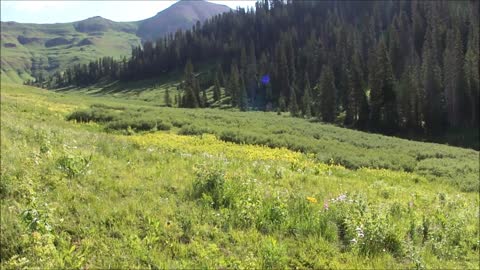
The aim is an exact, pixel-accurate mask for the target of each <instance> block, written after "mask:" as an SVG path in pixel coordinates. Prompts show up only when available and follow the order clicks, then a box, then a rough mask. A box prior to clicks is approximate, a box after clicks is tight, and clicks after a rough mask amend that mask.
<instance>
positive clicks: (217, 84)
mask: <svg viewBox="0 0 480 270" xmlns="http://www.w3.org/2000/svg"><path fill="white" fill-rule="evenodd" d="M220 97H221V92H220V82H219V80H218V72H217V73H215V78H214V85H213V101H215V102H217V101H219V100H220Z"/></svg>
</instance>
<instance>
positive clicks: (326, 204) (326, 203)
mask: <svg viewBox="0 0 480 270" xmlns="http://www.w3.org/2000/svg"><path fill="white" fill-rule="evenodd" d="M323 209H325V210H328V201H325V202H324V203H323Z"/></svg>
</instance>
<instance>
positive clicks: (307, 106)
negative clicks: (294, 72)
mask: <svg viewBox="0 0 480 270" xmlns="http://www.w3.org/2000/svg"><path fill="white" fill-rule="evenodd" d="M304 80H305V83H304V84H305V89H304V90H303V98H302V105H303V115H304V116H305V117H306V118H311V117H312V108H311V103H312V100H311V96H312V95H311V93H310V92H311V90H310V79H309V77H308V73H307V72H305V77H304Z"/></svg>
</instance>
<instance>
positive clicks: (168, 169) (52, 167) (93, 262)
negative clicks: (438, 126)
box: [0, 84, 480, 269]
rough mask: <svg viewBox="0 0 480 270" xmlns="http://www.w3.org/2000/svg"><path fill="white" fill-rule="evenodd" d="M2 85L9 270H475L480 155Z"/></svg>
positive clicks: (1, 255) (268, 117) (261, 116)
mask: <svg viewBox="0 0 480 270" xmlns="http://www.w3.org/2000/svg"><path fill="white" fill-rule="evenodd" d="M1 87H2V92H1V108H2V111H1V116H2V117H1V126H2V132H1V141H2V144H1V150H2V159H1V181H0V183H1V186H0V199H1V201H2V203H1V214H2V215H1V216H2V219H1V222H2V226H1V230H2V233H1V242H2V245H1V249H0V265H1V266H2V269H18V268H22V267H25V268H35V267H41V268H130V269H131V268H142V269H144V268H240V269H243V268H255V269H259V268H263V269H280V268H311V269H319V268H337V269H338V268H343V269H352V268H381V269H393V268H417V269H421V268H422V269H423V268H442V269H445V268H448V269H455V268H456V269H478V265H479V259H478V252H479V230H480V229H479V223H478V205H479V203H480V201H479V197H478V157H479V154H478V152H477V151H473V150H465V149H460V148H455V147H449V146H443V145H437V144H429V143H419V142H410V141H406V140H401V139H395V138H390V137H385V136H379V135H372V134H368V133H362V132H357V131H352V130H348V129H342V128H337V127H334V126H330V125H322V124H318V123H316V124H314V125H313V124H311V123H309V122H308V121H306V120H302V119H294V118H290V117H288V118H284V117H278V116H277V115H274V114H272V113H262V112H236V111H224V110H215V109H211V110H199V109H178V108H166V107H159V105H160V106H161V105H162V102H161V101H160V102H158V101H156V100H153V101H152V100H148V99H147V100H144V99H135V98H133V99H125V97H126V96H123V97H122V96H120V95H117V96H116V97H115V96H112V95H105V94H98V93H97V95H85V94H84V93H82V92H74V93H66V92H63V93H54V92H50V91H46V90H42V89H38V88H32V87H27V86H18V85H8V84H2V86H1ZM171 90H172V91H173V88H172V89H171ZM163 91H165V90H163ZM90 93H92V92H90ZM117 94H118V93H117ZM130 98H132V97H130ZM68 120H70V121H68ZM227 126H228V127H227ZM260 129H262V130H260ZM262 136H268V137H269V138H270V141H269V142H267V143H265V142H261V139H262ZM310 136H313V138H311V137H310ZM264 138H266V137H264ZM261 144H266V145H269V147H265V146H262V145H261ZM278 147H282V148H278ZM296 147H303V149H298V150H302V151H303V153H302V152H297V151H292V149H295V148H296ZM342 163H343V164H345V166H341V165H339V164H342ZM382 168H386V169H382ZM470 177H471V178H470ZM472 179H473V180H472ZM475 179H476V180H475Z"/></svg>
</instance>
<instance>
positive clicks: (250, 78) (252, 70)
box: [245, 41, 258, 104]
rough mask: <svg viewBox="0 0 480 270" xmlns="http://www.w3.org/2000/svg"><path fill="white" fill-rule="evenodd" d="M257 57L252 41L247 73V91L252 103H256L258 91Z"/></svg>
mask: <svg viewBox="0 0 480 270" xmlns="http://www.w3.org/2000/svg"><path fill="white" fill-rule="evenodd" d="M256 59H257V58H256V56H255V44H254V43H253V41H250V46H249V54H248V64H247V71H246V77H245V82H246V85H245V86H246V89H247V93H248V96H249V98H250V100H251V102H252V104H253V103H254V102H255V96H256V91H257V80H258V79H257V60H256Z"/></svg>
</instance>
